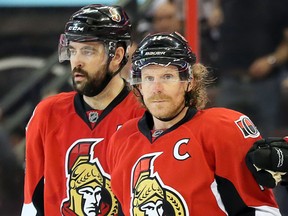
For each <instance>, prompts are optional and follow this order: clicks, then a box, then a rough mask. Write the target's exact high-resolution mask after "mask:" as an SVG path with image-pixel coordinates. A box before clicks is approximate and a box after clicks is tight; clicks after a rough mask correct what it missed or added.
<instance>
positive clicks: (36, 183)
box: [21, 103, 49, 216]
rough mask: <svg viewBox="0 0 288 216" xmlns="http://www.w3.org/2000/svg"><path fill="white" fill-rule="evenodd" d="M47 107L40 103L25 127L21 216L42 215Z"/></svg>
mask: <svg viewBox="0 0 288 216" xmlns="http://www.w3.org/2000/svg"><path fill="white" fill-rule="evenodd" d="M48 112H49V109H48V106H45V105H44V104H42V103H40V104H38V105H37V107H36V108H35V110H34V112H33V114H32V116H31V118H30V120H29V122H28V124H27V127H26V157H25V183H24V204H23V208H22V214H21V216H33V215H44V203H43V193H44V191H43V190H44V160H45V156H44V142H43V140H44V136H45V133H44V131H45V127H46V123H47V121H48V119H47V116H49V114H48Z"/></svg>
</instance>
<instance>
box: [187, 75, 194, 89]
mask: <svg viewBox="0 0 288 216" xmlns="http://www.w3.org/2000/svg"><path fill="white" fill-rule="evenodd" d="M187 85H188V86H187V89H188V92H190V91H191V90H192V89H193V86H194V79H193V78H191V79H190V81H189V82H188V84H187Z"/></svg>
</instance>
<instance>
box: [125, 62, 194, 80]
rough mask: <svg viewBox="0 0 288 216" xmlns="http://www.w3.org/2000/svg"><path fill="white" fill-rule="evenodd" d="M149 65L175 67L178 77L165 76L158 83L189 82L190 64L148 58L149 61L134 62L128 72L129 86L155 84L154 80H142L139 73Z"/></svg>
mask: <svg viewBox="0 0 288 216" xmlns="http://www.w3.org/2000/svg"><path fill="white" fill-rule="evenodd" d="M149 65H159V66H162V67H168V66H170V65H173V66H176V68H177V69H176V70H177V72H178V73H179V76H177V77H171V76H165V77H162V78H161V79H160V80H159V82H166V83H169V82H186V81H189V80H190V79H191V78H192V70H191V66H190V64H188V63H187V62H186V61H183V60H178V59H173V60H172V61H171V59H169V58H165V59H161V58H150V59H141V60H138V61H135V62H134V64H133V67H132V70H131V71H130V78H129V80H128V81H129V83H130V85H138V84H141V83H143V82H155V80H146V79H145V80H143V79H142V75H141V71H142V69H143V68H144V67H147V66H149Z"/></svg>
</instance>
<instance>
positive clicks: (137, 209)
mask: <svg viewBox="0 0 288 216" xmlns="http://www.w3.org/2000/svg"><path fill="white" fill-rule="evenodd" d="M161 154H162V152H158V153H153V154H147V155H144V156H142V157H141V158H140V159H139V160H138V161H137V162H136V163H135V165H134V167H133V169H132V173H131V183H132V184H131V197H132V199H131V206H130V215H133V216H155V215H157V216H166V215H169V216H176V215H182V216H185V215H189V213H188V207H187V204H186V202H185V200H184V199H183V197H182V196H181V195H180V193H178V192H177V191H176V190H174V189H173V188H171V187H169V186H168V185H165V184H164V183H163V182H162V180H161V177H160V176H159V175H158V173H157V172H154V161H155V160H156V158H157V157H158V156H159V155H161Z"/></svg>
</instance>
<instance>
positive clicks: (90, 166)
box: [22, 5, 144, 216]
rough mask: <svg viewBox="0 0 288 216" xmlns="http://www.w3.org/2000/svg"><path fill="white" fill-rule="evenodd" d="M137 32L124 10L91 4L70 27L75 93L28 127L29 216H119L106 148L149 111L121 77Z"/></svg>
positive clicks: (40, 108)
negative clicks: (115, 135) (118, 132)
mask: <svg viewBox="0 0 288 216" xmlns="http://www.w3.org/2000/svg"><path fill="white" fill-rule="evenodd" d="M130 30H131V25H130V22H129V18H128V17H127V15H126V13H125V12H124V11H123V10H122V8H120V7H118V6H104V5H88V6H86V7H83V8H81V9H80V10H79V11H77V12H75V13H74V14H73V15H72V16H71V18H70V20H69V21H68V22H67V24H66V26H65V32H64V34H62V35H61V38H60V42H59V60H60V62H62V61H64V60H69V61H70V64H71V70H72V73H71V74H72V81H73V86H74V89H75V91H72V92H68V93H60V94H58V95H55V96H51V97H50V98H47V99H45V100H43V101H42V102H40V103H39V104H38V105H37V107H36V109H35V111H34V113H33V115H32V117H31V119H30V121H29V123H28V125H27V136H26V176H25V200H24V205H23V210H22V216H33V215H48V216H49V215H53V216H59V215H78V216H84V215H85V216H92V215H93V216H95V215H101V216H103V215H117V214H118V213H117V212H118V201H117V199H116V197H115V196H114V195H113V193H112V191H111V186H110V176H109V173H107V165H106V154H105V152H106V146H107V143H108V140H109V138H110V136H111V135H112V134H113V133H114V132H115V131H116V130H118V129H119V128H120V127H121V126H122V124H123V123H124V122H126V121H127V120H128V119H131V118H134V117H136V116H139V115H142V114H143V112H144V111H143V108H141V106H140V105H139V103H138V101H137V100H136V99H135V97H134V96H133V93H129V90H128V88H127V86H126V85H125V82H124V80H123V79H122V78H121V77H120V75H119V72H120V71H121V69H122V68H123V66H124V65H125V64H126V62H127V51H126V50H127V47H128V46H129V43H130Z"/></svg>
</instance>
